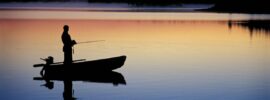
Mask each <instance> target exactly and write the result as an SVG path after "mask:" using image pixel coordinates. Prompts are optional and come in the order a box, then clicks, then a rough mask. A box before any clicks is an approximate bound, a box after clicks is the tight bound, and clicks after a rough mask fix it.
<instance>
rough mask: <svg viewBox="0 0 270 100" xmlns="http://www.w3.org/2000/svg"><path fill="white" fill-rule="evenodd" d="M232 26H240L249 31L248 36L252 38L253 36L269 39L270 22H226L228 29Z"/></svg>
mask: <svg viewBox="0 0 270 100" xmlns="http://www.w3.org/2000/svg"><path fill="white" fill-rule="evenodd" d="M232 25H233V26H240V27H242V28H244V29H247V30H249V33H250V36H251V38H252V36H253V35H261V34H263V35H265V36H267V37H270V20H248V21H236V22H232V21H229V22H228V27H229V28H231V27H232Z"/></svg>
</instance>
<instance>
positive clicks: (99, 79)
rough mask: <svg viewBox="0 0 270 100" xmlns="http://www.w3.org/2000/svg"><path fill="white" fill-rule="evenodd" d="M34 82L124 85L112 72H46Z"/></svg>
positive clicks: (122, 77)
mask: <svg viewBox="0 0 270 100" xmlns="http://www.w3.org/2000/svg"><path fill="white" fill-rule="evenodd" d="M34 80H50V81H55V80H56V81H65V80H71V81H83V82H96V83H112V84H114V85H118V84H124V85H125V84H126V81H125V78H124V76H123V75H122V74H121V73H118V72H114V71H105V72H89V73H87V74H86V73H70V72H64V73H50V72H46V73H45V74H44V75H43V76H42V77H34Z"/></svg>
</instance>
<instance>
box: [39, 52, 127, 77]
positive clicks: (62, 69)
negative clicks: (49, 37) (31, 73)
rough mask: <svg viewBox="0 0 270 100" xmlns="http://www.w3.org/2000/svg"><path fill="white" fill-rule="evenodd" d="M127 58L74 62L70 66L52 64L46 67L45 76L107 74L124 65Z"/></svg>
mask: <svg viewBox="0 0 270 100" xmlns="http://www.w3.org/2000/svg"><path fill="white" fill-rule="evenodd" d="M125 60H126V56H119V57H112V58H106V59H99V60H93V61H84V62H74V63H72V64H69V65H64V64H52V65H49V66H44V69H45V74H47V73H50V74H53V75H56V74H63V73H66V74H78V73H80V74H91V73H94V72H107V71H112V70H115V69H117V68H120V67H122V66H123V65H124V63H125Z"/></svg>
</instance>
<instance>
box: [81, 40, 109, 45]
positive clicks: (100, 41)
mask: <svg viewBox="0 0 270 100" xmlns="http://www.w3.org/2000/svg"><path fill="white" fill-rule="evenodd" d="M103 41H105V40H95V41H85V42H78V43H77V44H84V43H93V42H103Z"/></svg>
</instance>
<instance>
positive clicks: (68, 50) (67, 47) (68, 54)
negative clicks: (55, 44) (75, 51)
mask: <svg viewBox="0 0 270 100" xmlns="http://www.w3.org/2000/svg"><path fill="white" fill-rule="evenodd" d="M68 30H69V27H68V25H65V26H64V32H63V34H62V42H63V44H64V47H63V51H64V64H71V63H72V47H73V46H74V45H75V44H76V41H75V40H71V37H70V35H69V34H68Z"/></svg>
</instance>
